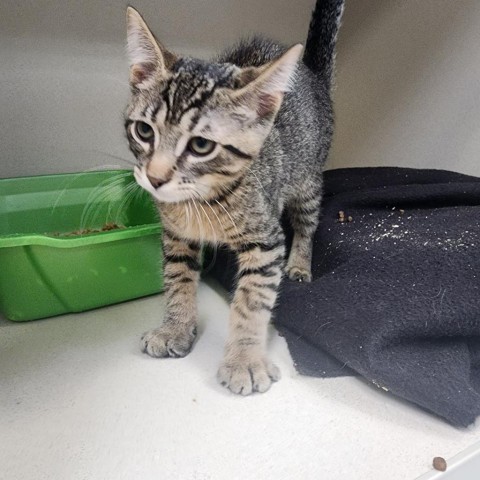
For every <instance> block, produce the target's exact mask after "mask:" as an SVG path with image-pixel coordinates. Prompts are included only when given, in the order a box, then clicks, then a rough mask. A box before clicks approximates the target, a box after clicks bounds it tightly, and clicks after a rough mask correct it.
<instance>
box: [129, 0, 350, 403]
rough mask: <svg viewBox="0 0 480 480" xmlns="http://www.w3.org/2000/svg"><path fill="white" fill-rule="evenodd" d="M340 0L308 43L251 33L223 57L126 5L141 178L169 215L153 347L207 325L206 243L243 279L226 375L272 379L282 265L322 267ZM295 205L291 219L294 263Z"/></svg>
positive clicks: (171, 351)
mask: <svg viewBox="0 0 480 480" xmlns="http://www.w3.org/2000/svg"><path fill="white" fill-rule="evenodd" d="M343 3H344V2H343V0H318V1H317V4H316V7H315V10H314V12H313V16H312V20H311V24H310V30H309V34H308V39H307V42H306V47H305V52H304V54H303V59H302V60H300V55H301V53H302V46H301V45H294V46H293V47H291V48H288V49H287V48H285V47H284V46H282V45H279V44H277V43H274V42H272V41H270V40H265V39H262V38H254V39H252V40H250V41H243V42H241V43H240V44H239V45H238V46H236V47H234V48H232V49H231V50H228V51H226V52H225V53H223V54H222V55H220V56H219V57H218V58H216V59H215V60H214V61H212V62H205V61H202V60H196V59H193V58H189V57H178V56H176V55H175V54H174V53H171V52H170V51H168V50H167V49H166V48H165V47H164V46H162V45H161V44H160V43H159V42H158V41H157V40H156V39H155V37H154V36H153V34H152V33H151V31H150V30H149V29H148V27H147V25H146V24H145V22H144V21H143V19H142V17H141V16H140V15H139V14H138V12H137V11H136V10H134V9H133V8H131V7H129V8H128V10H127V32H128V53H129V57H130V65H131V67H130V86H131V99H130V103H129V105H128V107H127V110H126V114H125V128H126V133H127V137H128V140H129V143H130V149H131V150H132V152H133V153H134V155H135V157H136V159H137V165H136V167H135V169H134V174H135V179H136V181H137V182H138V184H139V185H140V186H142V187H143V188H144V189H145V190H147V191H148V192H150V193H151V195H152V196H153V198H154V199H155V202H156V203H157V205H158V209H159V211H160V215H161V218H162V222H163V226H164V237H163V241H164V268H165V271H164V278H165V295H166V315H165V318H164V321H163V324H162V325H161V326H160V327H159V328H157V329H155V330H152V331H150V332H148V333H146V334H145V335H144V336H143V338H142V346H143V350H144V351H145V352H146V353H148V354H149V355H151V356H153V357H183V356H185V355H187V354H188V352H189V351H190V349H191V347H192V344H193V341H194V339H195V335H196V323H197V307H196V290H197V284H198V280H199V271H200V266H201V260H200V257H201V246H202V244H219V245H226V246H228V247H229V248H230V249H231V250H233V251H234V252H236V254H237V260H238V279H237V287H236V291H235V295H234V298H233V301H232V305H231V313H230V324H229V334H228V341H227V343H226V347H225V355H224V360H223V363H222V364H221V366H220V369H219V371H218V375H217V377H218V380H219V381H220V383H221V384H222V385H224V386H226V387H228V388H229V389H230V390H231V391H232V392H235V393H239V394H242V395H248V394H250V393H252V392H265V391H266V390H268V388H269V387H270V386H271V383H272V381H276V380H278V379H279V378H280V371H279V370H278V368H277V367H276V366H275V365H274V364H273V363H272V362H271V361H270V360H269V359H268V358H267V356H266V337H267V326H268V323H269V321H270V317H271V312H272V309H273V307H274V305H275V301H276V297H277V291H278V287H279V284H280V281H281V279H282V274H283V270H285V271H286V274H287V275H288V277H289V278H290V279H293V280H298V281H310V280H311V271H310V267H311V265H310V264H311V257H312V236H313V234H314V232H315V230H316V228H317V224H318V217H319V211H320V202H321V198H322V168H323V165H324V163H325V160H326V158H327V154H328V151H329V148H330V143H331V138H332V132H333V113H332V101H331V87H332V80H333V64H334V52H335V43H336V36H337V31H338V28H339V23H340V18H341V15H342V11H343ZM285 209H286V210H287V213H288V215H289V218H290V220H291V224H292V226H293V229H294V238H293V245H292V248H291V252H290V255H289V257H288V261H287V262H286V265H285V244H284V233H283V231H282V227H281V225H280V218H281V215H282V212H283V211H284V210H285Z"/></svg>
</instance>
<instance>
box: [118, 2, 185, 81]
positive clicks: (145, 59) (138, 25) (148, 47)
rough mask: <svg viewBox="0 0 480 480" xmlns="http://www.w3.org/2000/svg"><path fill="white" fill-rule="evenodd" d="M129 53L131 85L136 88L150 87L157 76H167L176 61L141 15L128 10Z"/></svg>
mask: <svg viewBox="0 0 480 480" xmlns="http://www.w3.org/2000/svg"><path fill="white" fill-rule="evenodd" d="M127 51H128V57H129V60H130V84H131V85H132V87H135V88H142V87H146V86H148V83H149V80H152V79H153V78H154V77H155V76H157V77H158V76H165V75H166V73H167V71H168V68H169V67H171V66H172V65H173V63H174V62H175V60H176V57H175V55H173V54H172V53H170V52H169V51H168V50H166V49H165V48H164V47H162V46H161V45H160V44H159V43H158V41H157V39H156V38H155V37H154V36H153V33H152V32H151V31H150V29H149V28H148V26H147V24H146V23H145V21H144V20H143V18H142V17H141V15H140V14H139V13H138V12H137V11H136V10H135V9H134V8H133V7H128V8H127Z"/></svg>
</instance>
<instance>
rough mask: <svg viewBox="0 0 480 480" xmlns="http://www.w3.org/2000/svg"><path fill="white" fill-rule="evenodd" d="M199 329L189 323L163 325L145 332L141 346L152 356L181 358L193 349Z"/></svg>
mask: <svg viewBox="0 0 480 480" xmlns="http://www.w3.org/2000/svg"><path fill="white" fill-rule="evenodd" d="M196 334H197V329H196V328H192V327H191V326H189V325H176V324H175V325H168V326H167V325H162V326H161V327H159V328H155V329H154V330H150V331H149V332H147V333H144V334H143V336H142V339H141V347H142V351H143V352H144V353H147V354H148V355H150V356H151V357H157V358H162V357H172V358H181V357H185V356H186V355H188V353H189V352H190V350H191V349H192V345H193V341H194V340H195V336H196Z"/></svg>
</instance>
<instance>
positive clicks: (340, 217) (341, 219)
mask: <svg viewBox="0 0 480 480" xmlns="http://www.w3.org/2000/svg"><path fill="white" fill-rule="evenodd" d="M338 221H339V222H340V223H343V222H344V221H345V212H344V211H343V210H340V211H339V212H338Z"/></svg>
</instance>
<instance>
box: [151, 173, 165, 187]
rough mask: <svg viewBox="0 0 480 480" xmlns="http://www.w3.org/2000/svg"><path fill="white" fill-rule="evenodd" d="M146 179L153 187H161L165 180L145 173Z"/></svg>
mask: <svg viewBox="0 0 480 480" xmlns="http://www.w3.org/2000/svg"><path fill="white" fill-rule="evenodd" d="M147 178H148V181H149V182H150V183H151V184H152V187H153V188H158V187H161V186H162V185H163V184H164V183H165V182H164V181H163V180H161V179H160V178H156V177H152V176H151V175H148V174H147Z"/></svg>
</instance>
